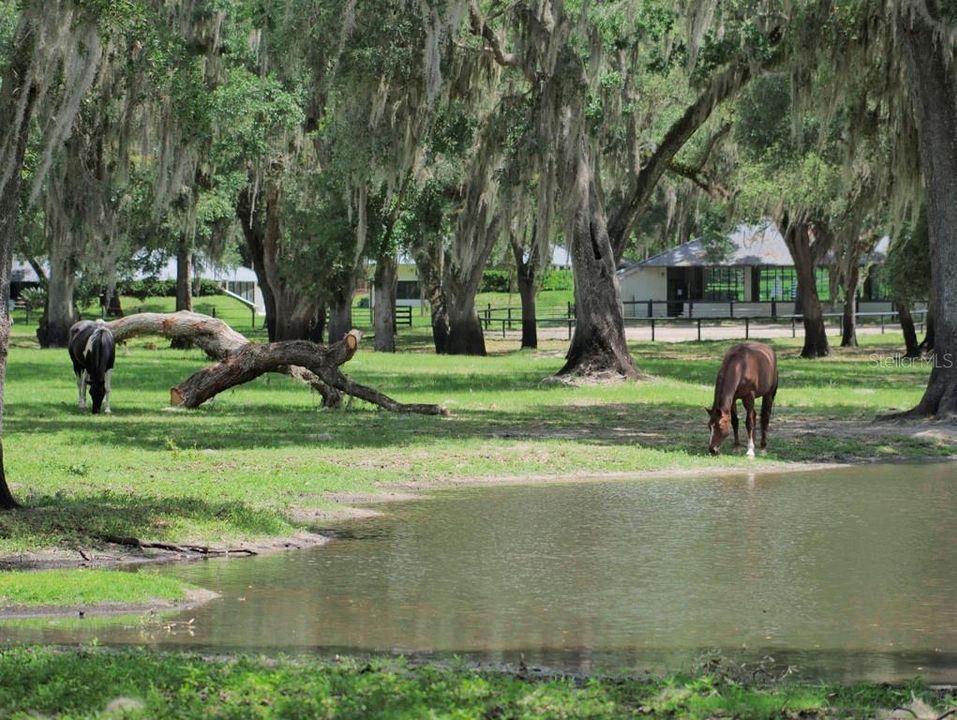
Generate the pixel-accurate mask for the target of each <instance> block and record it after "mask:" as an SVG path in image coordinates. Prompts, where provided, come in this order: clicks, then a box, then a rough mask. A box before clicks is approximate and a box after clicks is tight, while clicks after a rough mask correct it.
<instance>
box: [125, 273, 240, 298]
mask: <svg viewBox="0 0 957 720" xmlns="http://www.w3.org/2000/svg"><path fill="white" fill-rule="evenodd" d="M117 289H118V290H119V292H120V294H121V295H131V296H133V297H135V298H137V299H139V300H145V299H146V298H148V297H176V281H175V280H157V279H156V278H145V279H143V280H130V281H128V282H124V283H120V285H119V286H118V288H117ZM220 292H221V289H220V287H219V284H218V283H217V282H216V281H215V280H207V279H205V278H204V279H202V280H194V281H193V297H204V296H208V295H219V294H220Z"/></svg>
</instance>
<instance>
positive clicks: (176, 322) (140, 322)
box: [106, 310, 342, 407]
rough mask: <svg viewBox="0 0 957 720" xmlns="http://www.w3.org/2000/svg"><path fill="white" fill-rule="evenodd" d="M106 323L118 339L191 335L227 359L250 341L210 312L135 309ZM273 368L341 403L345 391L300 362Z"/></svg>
mask: <svg viewBox="0 0 957 720" xmlns="http://www.w3.org/2000/svg"><path fill="white" fill-rule="evenodd" d="M106 325H107V327H108V328H110V331H111V332H112V333H113V338H114V339H115V340H116V341H117V342H121V341H123V340H126V339H127V338H131V337H136V336H137V335H161V336H162V337H165V338H168V339H170V340H174V339H177V338H180V339H188V340H190V341H192V343H193V345H195V346H197V347H198V348H200V349H201V350H203V352H205V353H206V355H207V356H209V357H210V358H212V359H213V360H225V359H226V358H227V357H229V356H230V355H231V354H232V353H234V352H237V351H239V350H240V349H242V348H243V347H245V346H246V345H248V344H249V340H248V339H247V338H246V336H245V335H242V334H240V333H238V332H236V331H235V330H233V329H232V328H231V327H230V326H229V325H227V324H226V323H224V322H223V321H222V320H217V319H216V318H214V317H210V316H209V315H203V314H201V313H194V312H190V311H188V310H182V311H180V312H176V313H136V314H134V315H127V316H126V317H122V318H119V319H117V320H111V321H110V322H108V323H107V324H106ZM272 372H277V373H282V374H283V375H288V376H289V377H291V378H293V379H295V380H298V381H299V382H302V383H305V384H306V385H309V386H310V387H311V388H312V389H313V390H315V391H316V392H318V393H319V394H320V395H322V402H323V405H325V406H326V407H338V406H339V405H340V404H341V402H342V394H341V393H340V392H339V391H338V390H336V389H335V388H332V387H329V385H327V384H326V383H324V382H323V381H322V379H321V378H319V377H318V376H317V375H316V374H315V373H312V372H310V371H309V370H307V369H306V368H303V367H297V366H294V365H292V366H280V367H276V368H275V369H274V370H272Z"/></svg>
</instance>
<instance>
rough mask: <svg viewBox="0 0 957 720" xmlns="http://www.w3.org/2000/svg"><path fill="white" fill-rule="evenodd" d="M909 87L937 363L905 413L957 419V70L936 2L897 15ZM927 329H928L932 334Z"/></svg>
mask: <svg viewBox="0 0 957 720" xmlns="http://www.w3.org/2000/svg"><path fill="white" fill-rule="evenodd" d="M897 22H898V34H899V36H900V38H901V42H902V45H903V47H904V59H905V66H906V74H907V78H908V83H907V85H908V86H909V88H910V94H911V102H912V104H913V109H914V115H915V118H916V121H917V140H918V146H919V151H920V168H921V174H922V175H923V179H924V197H925V203H926V207H927V225H928V230H929V236H930V267H931V288H932V291H931V308H930V310H931V314H932V315H933V342H934V355H933V357H934V364H933V368H932V370H931V373H930V379H929V380H928V383H927V389H926V391H925V392H924V396H923V398H922V399H921V401H920V403H919V404H918V405H917V407H915V408H914V409H913V410H911V411H910V412H909V413H908V415H910V416H913V417H952V416H954V415H955V414H957V102H955V96H954V87H957V72H955V67H954V63H953V59H952V58H951V57H950V56H949V54H950V52H951V50H950V45H949V43H947V42H946V41H944V40H943V39H941V38H939V37H938V36H937V34H936V31H935V27H934V24H936V25H938V26H939V25H942V24H943V23H944V21H943V20H942V19H941V17H940V12H939V10H938V4H937V2H936V1H935V0H927V3H926V10H924V11H921V12H918V11H914V12H904V11H903V10H901V11H900V14H899V15H898V19H897ZM929 327H930V325H929V324H928V328H929Z"/></svg>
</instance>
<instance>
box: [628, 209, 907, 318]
mask: <svg viewBox="0 0 957 720" xmlns="http://www.w3.org/2000/svg"><path fill="white" fill-rule="evenodd" d="M889 244H890V241H889V239H888V238H886V237H885V238H883V239H882V240H881V241H880V242H879V243H878V245H877V247H876V248H875V250H874V252H873V253H872V254H871V255H870V256H868V257H866V258H865V259H864V261H863V262H862V265H864V266H866V267H867V268H869V269H870V270H869V272H866V274H862V277H864V278H865V279H864V280H863V282H862V283H861V289H860V295H859V298H858V302H859V304H858V311H859V312H884V311H890V310H891V309H892V307H891V301H890V299H889V298H888V297H886V296H885V291H884V288H883V287H882V285H881V283H880V265H881V263H883V261H884V260H885V259H886V256H887V250H888V247H889ZM721 245H722V246H721V247H719V248H715V247H714V246H713V244H709V243H706V242H705V241H704V240H702V239H700V238H699V239H696V240H691V241H689V242H686V243H684V244H683V245H679V246H678V247H675V248H672V249H670V250H667V251H665V252H662V253H659V254H658V255H655V256H653V257H650V258H648V259H647V260H643V261H641V262H636V263H633V264H631V265H629V266H627V267H624V268H622V269H620V270H619V271H618V282H619V285H620V287H621V296H622V300H623V302H624V313H625V317H728V315H729V314H731V315H732V316H734V317H769V316H772V315H778V314H790V313H792V312H794V304H793V303H794V301H795V299H796V292H797V273H796V271H795V269H794V262H793V260H792V259H791V253H790V252H789V251H788V247H787V244H786V243H785V242H784V238H783V237H782V236H781V234H780V233H779V232H778V231H777V228H775V227H774V225H770V224H769V225H757V226H755V225H740V226H738V227H737V228H736V229H735V230H734V231H733V232H732V233H730V234H729V235H728V237H727V242H726V243H723V244H721ZM831 264H833V259H831V260H825V262H824V263H822V265H821V266H820V267H818V270H817V287H818V294H819V296H820V298H821V301H822V302H823V303H824V304H825V305H826V306H827V305H831V304H832V303H833V302H834V299H833V298H832V297H831V288H830V272H831V268H830V267H829V265H831Z"/></svg>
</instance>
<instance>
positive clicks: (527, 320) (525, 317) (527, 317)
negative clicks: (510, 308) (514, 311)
mask: <svg viewBox="0 0 957 720" xmlns="http://www.w3.org/2000/svg"><path fill="white" fill-rule="evenodd" d="M518 295H519V297H520V298H521V300H522V349H525V348H528V349H530V350H534V349H535V348H537V347H538V323H537V322H536V320H535V314H536V311H535V269H534V268H532V267H529V268H527V269H526V270H525V272H519V275H518Z"/></svg>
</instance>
